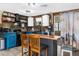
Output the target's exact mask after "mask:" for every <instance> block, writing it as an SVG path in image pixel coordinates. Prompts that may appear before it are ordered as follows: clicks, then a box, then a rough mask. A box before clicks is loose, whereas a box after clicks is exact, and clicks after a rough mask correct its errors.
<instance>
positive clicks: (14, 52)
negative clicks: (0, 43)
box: [0, 47, 21, 56]
mask: <svg viewBox="0 0 79 59" xmlns="http://www.w3.org/2000/svg"><path fill="white" fill-rule="evenodd" d="M0 56H21V47H15V48H11V49H7V50H2V51H0Z"/></svg>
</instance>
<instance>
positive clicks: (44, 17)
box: [42, 15, 49, 26]
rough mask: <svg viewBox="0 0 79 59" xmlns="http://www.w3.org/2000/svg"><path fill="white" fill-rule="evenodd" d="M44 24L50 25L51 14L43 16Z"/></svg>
mask: <svg viewBox="0 0 79 59" xmlns="http://www.w3.org/2000/svg"><path fill="white" fill-rule="evenodd" d="M42 26H49V15H44V16H42Z"/></svg>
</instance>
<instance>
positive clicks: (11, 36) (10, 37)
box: [4, 32, 16, 49]
mask: <svg viewBox="0 0 79 59" xmlns="http://www.w3.org/2000/svg"><path fill="white" fill-rule="evenodd" d="M4 38H5V47H6V49H9V48H12V47H15V46H16V33H15V32H5V33H4Z"/></svg>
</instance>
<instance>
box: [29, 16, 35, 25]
mask: <svg viewBox="0 0 79 59" xmlns="http://www.w3.org/2000/svg"><path fill="white" fill-rule="evenodd" d="M28 26H34V21H33V18H32V17H29V18H28Z"/></svg>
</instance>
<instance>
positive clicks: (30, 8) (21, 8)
mask: <svg viewBox="0 0 79 59" xmlns="http://www.w3.org/2000/svg"><path fill="white" fill-rule="evenodd" d="M29 4H30V5H29ZM77 8H79V3H0V10H4V11H9V12H13V13H19V14H22V15H26V16H36V15H41V14H46V13H50V12H52V13H53V12H59V11H66V10H71V9H77Z"/></svg>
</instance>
